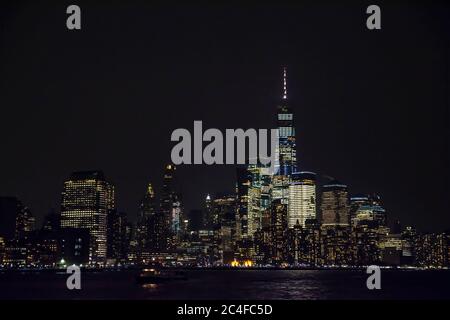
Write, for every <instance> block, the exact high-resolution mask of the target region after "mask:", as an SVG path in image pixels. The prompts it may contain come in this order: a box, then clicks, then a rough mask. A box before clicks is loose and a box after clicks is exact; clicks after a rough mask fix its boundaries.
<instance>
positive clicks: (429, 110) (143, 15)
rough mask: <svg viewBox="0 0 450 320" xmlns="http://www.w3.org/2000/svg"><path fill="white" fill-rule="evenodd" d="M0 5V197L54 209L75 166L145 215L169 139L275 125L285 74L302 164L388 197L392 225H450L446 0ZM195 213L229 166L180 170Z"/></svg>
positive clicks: (225, 185) (228, 187)
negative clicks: (371, 24)
mask: <svg viewBox="0 0 450 320" xmlns="http://www.w3.org/2000/svg"><path fill="white" fill-rule="evenodd" d="M76 3H77V4H78V5H80V7H81V10H82V30H80V31H69V30H67V29H66V17H67V15H66V13H65V10H66V7H67V5H69V4H72V1H71V2H65V1H58V2H56V1H55V2H51V3H45V2H39V3H36V2H35V1H33V2H31V1H30V2H20V1H14V2H13V4H9V5H8V4H2V5H1V8H0V24H1V30H0V108H1V113H0V114H1V116H0V119H1V122H0V137H1V147H0V148H1V153H0V155H1V156H0V195H16V196H18V197H19V198H20V199H21V200H22V201H23V202H24V203H25V204H27V205H29V206H30V207H31V208H32V210H33V212H34V214H35V215H36V216H38V217H39V218H42V216H43V215H44V214H46V213H47V211H48V210H49V208H51V207H54V208H56V209H59V201H60V192H61V188H62V183H63V181H64V179H65V178H67V177H68V176H69V175H70V173H71V172H72V171H75V170H90V169H102V170H103V171H104V172H105V174H106V175H107V176H108V177H109V178H110V180H112V181H113V182H114V183H115V185H116V188H117V195H118V205H119V208H120V209H121V210H125V211H126V212H127V213H128V214H129V216H130V217H131V218H132V219H134V217H135V216H136V213H137V207H138V202H139V200H140V198H141V197H142V194H143V193H144V191H145V185H146V183H147V182H148V181H151V182H153V183H154V184H155V185H156V189H157V190H159V189H160V186H161V180H162V171H163V167H164V164H165V163H166V162H168V161H169V160H170V150H171V147H172V146H173V144H172V143H171V142H170V134H171V132H172V131H173V130H174V129H176V128H188V129H189V130H190V131H191V132H192V130H193V129H192V128H193V121H194V120H203V124H204V127H206V128H209V127H215V128H221V129H225V128H272V127H274V124H275V112H276V102H277V100H278V98H279V96H280V94H281V93H280V92H281V66H283V65H287V66H288V68H289V69H288V70H289V71H288V72H289V83H288V87H289V96H290V100H291V105H292V107H293V109H294V111H295V117H296V118H295V121H296V128H297V141H298V158H299V165H300V168H301V169H304V170H312V171H315V172H317V173H319V174H321V175H329V176H333V177H335V178H337V179H339V180H340V181H342V182H344V183H346V184H348V185H349V189H350V192H351V193H369V192H370V193H371V192H376V193H379V194H380V195H381V197H382V199H383V200H384V205H385V207H386V209H387V210H388V213H389V215H390V217H391V218H392V219H397V218H398V219H400V220H401V221H402V223H403V224H405V225H406V224H414V225H417V227H418V228H419V229H421V230H442V229H445V228H449V227H450V211H449V183H448V181H449V167H448V164H449V136H450V132H449V121H450V117H449V107H448V106H449V80H448V79H449V50H448V39H449V22H448V21H449V19H450V15H449V10H448V9H449V8H448V7H446V6H445V5H440V4H434V5H427V6H425V5H421V4H411V3H410V4H406V3H397V4H392V1H390V2H389V3H390V4H389V5H388V4H383V3H382V2H378V4H379V5H380V6H381V10H382V30H378V31H369V30H367V28H366V26H365V23H366V18H367V14H366V13H365V10H366V8H367V6H368V5H369V4H372V3H369V2H362V3H360V4H358V3H354V2H352V3H351V4H350V3H349V4H347V5H345V4H340V5H337V4H330V3H327V4H313V3H310V4H296V5H294V4H286V5H277V6H275V5H269V4H264V5H256V4H254V5H251V4H247V5H239V4H237V3H235V2H233V3H231V4H228V5H226V4H224V3H222V4H220V5H214V6H212V5H210V6H206V5H205V4H198V3H197V4H190V5H175V4H173V5H170V6H163V5H150V4H145V2H135V3H134V2H133V1H127V2H126V3H125V2H123V3H122V4H120V3H114V4H111V3H108V2H106V1H105V2H96V1H89V2H82V1H76ZM177 174H178V180H179V182H180V185H181V187H182V191H183V194H184V198H185V206H186V209H187V210H190V209H193V208H198V207H201V205H202V201H203V198H204V197H205V195H206V194H207V193H208V192H210V193H214V192H221V191H232V190H233V187H234V181H235V170H234V167H233V166H210V167H208V166H193V165H192V166H181V167H179V168H178V172H177Z"/></svg>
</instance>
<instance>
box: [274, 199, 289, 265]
mask: <svg viewBox="0 0 450 320" xmlns="http://www.w3.org/2000/svg"><path fill="white" fill-rule="evenodd" d="M271 233H272V234H271V240H272V262H273V263H275V264H280V263H283V262H285V261H286V242H287V206H286V205H285V204H283V203H282V201H281V200H280V199H278V200H274V201H273V202H272V223H271Z"/></svg>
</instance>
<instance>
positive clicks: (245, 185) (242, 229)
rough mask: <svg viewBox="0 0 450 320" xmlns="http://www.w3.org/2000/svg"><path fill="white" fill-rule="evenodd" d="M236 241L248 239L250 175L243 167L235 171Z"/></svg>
mask: <svg viewBox="0 0 450 320" xmlns="http://www.w3.org/2000/svg"><path fill="white" fill-rule="evenodd" d="M236 178H237V182H236V195H237V205H236V240H243V239H246V238H247V237H248V210H249V197H248V192H249V188H250V184H251V174H250V172H249V171H248V170H247V168H244V167H238V168H237V169H236Z"/></svg>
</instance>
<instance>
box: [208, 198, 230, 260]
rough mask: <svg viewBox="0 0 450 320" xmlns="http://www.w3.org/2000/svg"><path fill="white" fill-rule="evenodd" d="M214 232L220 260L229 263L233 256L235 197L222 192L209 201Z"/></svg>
mask: <svg viewBox="0 0 450 320" xmlns="http://www.w3.org/2000/svg"><path fill="white" fill-rule="evenodd" d="M211 211H212V215H213V217H214V221H216V223H215V226H216V227H215V232H217V234H218V247H219V254H220V260H221V262H222V263H223V264H230V263H231V261H233V258H234V255H233V253H234V240H235V233H236V197H235V196H234V195H229V194H224V195H215V196H214V198H213V199H212V202H211Z"/></svg>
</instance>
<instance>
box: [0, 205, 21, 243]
mask: <svg viewBox="0 0 450 320" xmlns="http://www.w3.org/2000/svg"><path fill="white" fill-rule="evenodd" d="M22 210H23V205H22V202H20V201H19V200H18V199H17V198H15V197H0V236H1V237H3V238H4V239H6V240H11V239H13V238H14V236H15V233H16V218H17V216H18V215H19V213H20V212H22Z"/></svg>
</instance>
